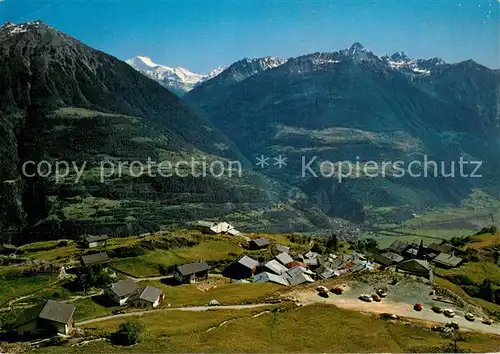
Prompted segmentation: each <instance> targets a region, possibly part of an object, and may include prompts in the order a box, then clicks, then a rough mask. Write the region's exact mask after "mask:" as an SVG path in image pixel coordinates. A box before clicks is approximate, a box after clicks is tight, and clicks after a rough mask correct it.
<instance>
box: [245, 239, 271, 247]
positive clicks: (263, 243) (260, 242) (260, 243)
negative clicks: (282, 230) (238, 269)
mask: <svg viewBox="0 0 500 354" xmlns="http://www.w3.org/2000/svg"><path fill="white" fill-rule="evenodd" d="M249 242H253V243H255V244H256V245H257V246H259V247H264V246H268V245H269V240H268V239H267V238H265V237H261V238H256V239H253V240H250V241H249Z"/></svg>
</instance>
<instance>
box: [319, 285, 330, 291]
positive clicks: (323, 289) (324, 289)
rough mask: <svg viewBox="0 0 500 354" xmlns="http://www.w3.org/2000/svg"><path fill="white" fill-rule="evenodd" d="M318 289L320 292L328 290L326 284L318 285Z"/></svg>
mask: <svg viewBox="0 0 500 354" xmlns="http://www.w3.org/2000/svg"><path fill="white" fill-rule="evenodd" d="M316 291H318V292H327V291H328V289H327V288H326V287H325V286H323V285H320V286H318V287H317V288H316Z"/></svg>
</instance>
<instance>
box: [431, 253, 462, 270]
mask: <svg viewBox="0 0 500 354" xmlns="http://www.w3.org/2000/svg"><path fill="white" fill-rule="evenodd" d="M434 262H436V263H439V264H443V265H445V266H447V267H456V266H458V265H459V264H460V263H461V262H462V258H460V257H455V256H454V255H452V254H449V253H441V254H439V255H438V256H437V257H436V258H434Z"/></svg>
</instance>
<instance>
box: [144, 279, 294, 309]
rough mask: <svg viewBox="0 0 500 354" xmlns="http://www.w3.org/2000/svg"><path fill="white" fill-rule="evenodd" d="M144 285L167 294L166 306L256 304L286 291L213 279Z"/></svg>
mask: <svg viewBox="0 0 500 354" xmlns="http://www.w3.org/2000/svg"><path fill="white" fill-rule="evenodd" d="M141 284H142V285H146V284H147V285H151V286H155V287H158V288H160V289H162V290H163V292H164V293H165V299H166V300H165V303H164V305H168V304H170V305H171V306H173V307H178V306H203V305H207V303H208V302H209V301H210V300H213V299H215V300H217V301H219V302H220V303H221V304H223V305H235V304H242V303H256V302H259V301H263V300H264V298H265V297H267V296H270V295H272V294H275V293H277V292H278V291H280V290H283V289H286V288H285V287H283V286H281V285H276V284H271V283H261V284H229V283H227V280H224V279H223V278H212V279H209V281H208V282H204V283H203V284H191V285H181V286H168V285H165V284H162V283H160V282H158V281H143V282H141Z"/></svg>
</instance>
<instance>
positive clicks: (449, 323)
mask: <svg viewBox="0 0 500 354" xmlns="http://www.w3.org/2000/svg"><path fill="white" fill-rule="evenodd" d="M445 326H446V327H448V328H453V329H459V328H460V326H459V325H458V323H457V322H448V323H447V324H446V325H445Z"/></svg>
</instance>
